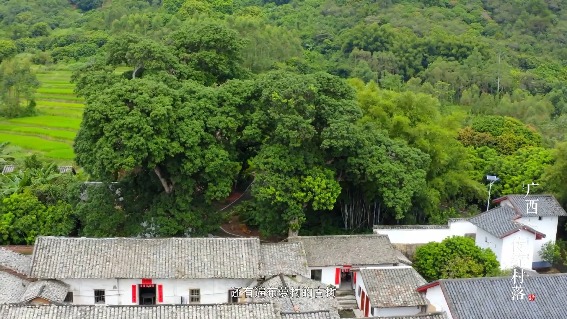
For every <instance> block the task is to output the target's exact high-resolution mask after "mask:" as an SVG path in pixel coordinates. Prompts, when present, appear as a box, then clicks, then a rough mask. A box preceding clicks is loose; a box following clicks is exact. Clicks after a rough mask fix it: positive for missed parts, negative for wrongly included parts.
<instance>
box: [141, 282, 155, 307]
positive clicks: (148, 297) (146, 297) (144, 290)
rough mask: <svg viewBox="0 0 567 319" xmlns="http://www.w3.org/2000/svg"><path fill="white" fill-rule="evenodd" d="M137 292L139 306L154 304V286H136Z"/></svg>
mask: <svg viewBox="0 0 567 319" xmlns="http://www.w3.org/2000/svg"><path fill="white" fill-rule="evenodd" d="M138 292H139V296H140V303H139V304H140V305H145V306H148V305H155V304H156V285H153V284H152V285H138Z"/></svg>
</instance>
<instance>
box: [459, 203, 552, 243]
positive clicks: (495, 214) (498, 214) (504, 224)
mask: <svg viewBox="0 0 567 319" xmlns="http://www.w3.org/2000/svg"><path fill="white" fill-rule="evenodd" d="M517 217H519V216H518V214H517V213H516V211H515V210H514V209H513V208H511V207H508V206H500V207H496V208H493V209H491V210H489V211H487V212H484V213H482V214H479V215H477V216H475V217H472V218H471V219H469V221H470V222H471V223H472V224H474V225H476V226H477V227H478V228H481V229H483V230H485V231H486V232H487V233H489V234H492V235H494V236H496V237H498V238H504V237H506V236H507V235H509V234H511V233H513V232H515V231H517V230H519V229H525V230H528V231H531V232H534V233H535V232H536V230H535V229H533V228H531V227H529V226H526V225H524V224H521V223H518V222H516V221H514V218H517ZM540 234H541V233H540ZM542 235H545V234H542Z"/></svg>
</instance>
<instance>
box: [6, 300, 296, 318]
mask: <svg viewBox="0 0 567 319" xmlns="http://www.w3.org/2000/svg"><path fill="white" fill-rule="evenodd" d="M0 318H2V319H23V318H26V319H67V318H80V319H100V318H104V319H134V318H136V319H137V318H144V319H189V318H191V319H223V318H226V319H281V318H282V316H281V315H280V314H279V313H278V312H277V311H276V310H275V309H274V307H273V305H272V304H270V303H262V304H253V303H252V304H216V305H156V306H153V307H140V306H104V305H103V306H99V305H90V306H85V305H83V306H80V305H63V306H55V305H51V306H23V305H0ZM283 318H285V317H283Z"/></svg>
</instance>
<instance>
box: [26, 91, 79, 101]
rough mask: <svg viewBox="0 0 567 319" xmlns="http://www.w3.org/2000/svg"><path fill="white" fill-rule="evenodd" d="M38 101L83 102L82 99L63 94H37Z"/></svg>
mask: <svg viewBox="0 0 567 319" xmlns="http://www.w3.org/2000/svg"><path fill="white" fill-rule="evenodd" d="M35 97H36V99H38V100H51V101H72V102H75V103H76V102H82V101H84V100H83V99H82V98H80V97H78V96H75V95H71V94H61V93H40V92H38V93H36V94H35Z"/></svg>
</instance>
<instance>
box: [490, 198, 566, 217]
mask: <svg viewBox="0 0 567 319" xmlns="http://www.w3.org/2000/svg"><path fill="white" fill-rule="evenodd" d="M505 199H508V200H509V201H510V203H511V204H512V205H513V206H514V208H515V209H516V211H517V212H518V214H520V215H521V216H534V214H528V206H527V202H526V201H527V200H537V201H536V202H535V203H537V216H567V212H565V210H564V209H563V208H562V207H561V205H560V204H559V202H557V200H556V199H555V197H553V196H552V195H528V196H525V195H508V196H504V197H502V198H499V199H497V200H496V201H501V200H505Z"/></svg>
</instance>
